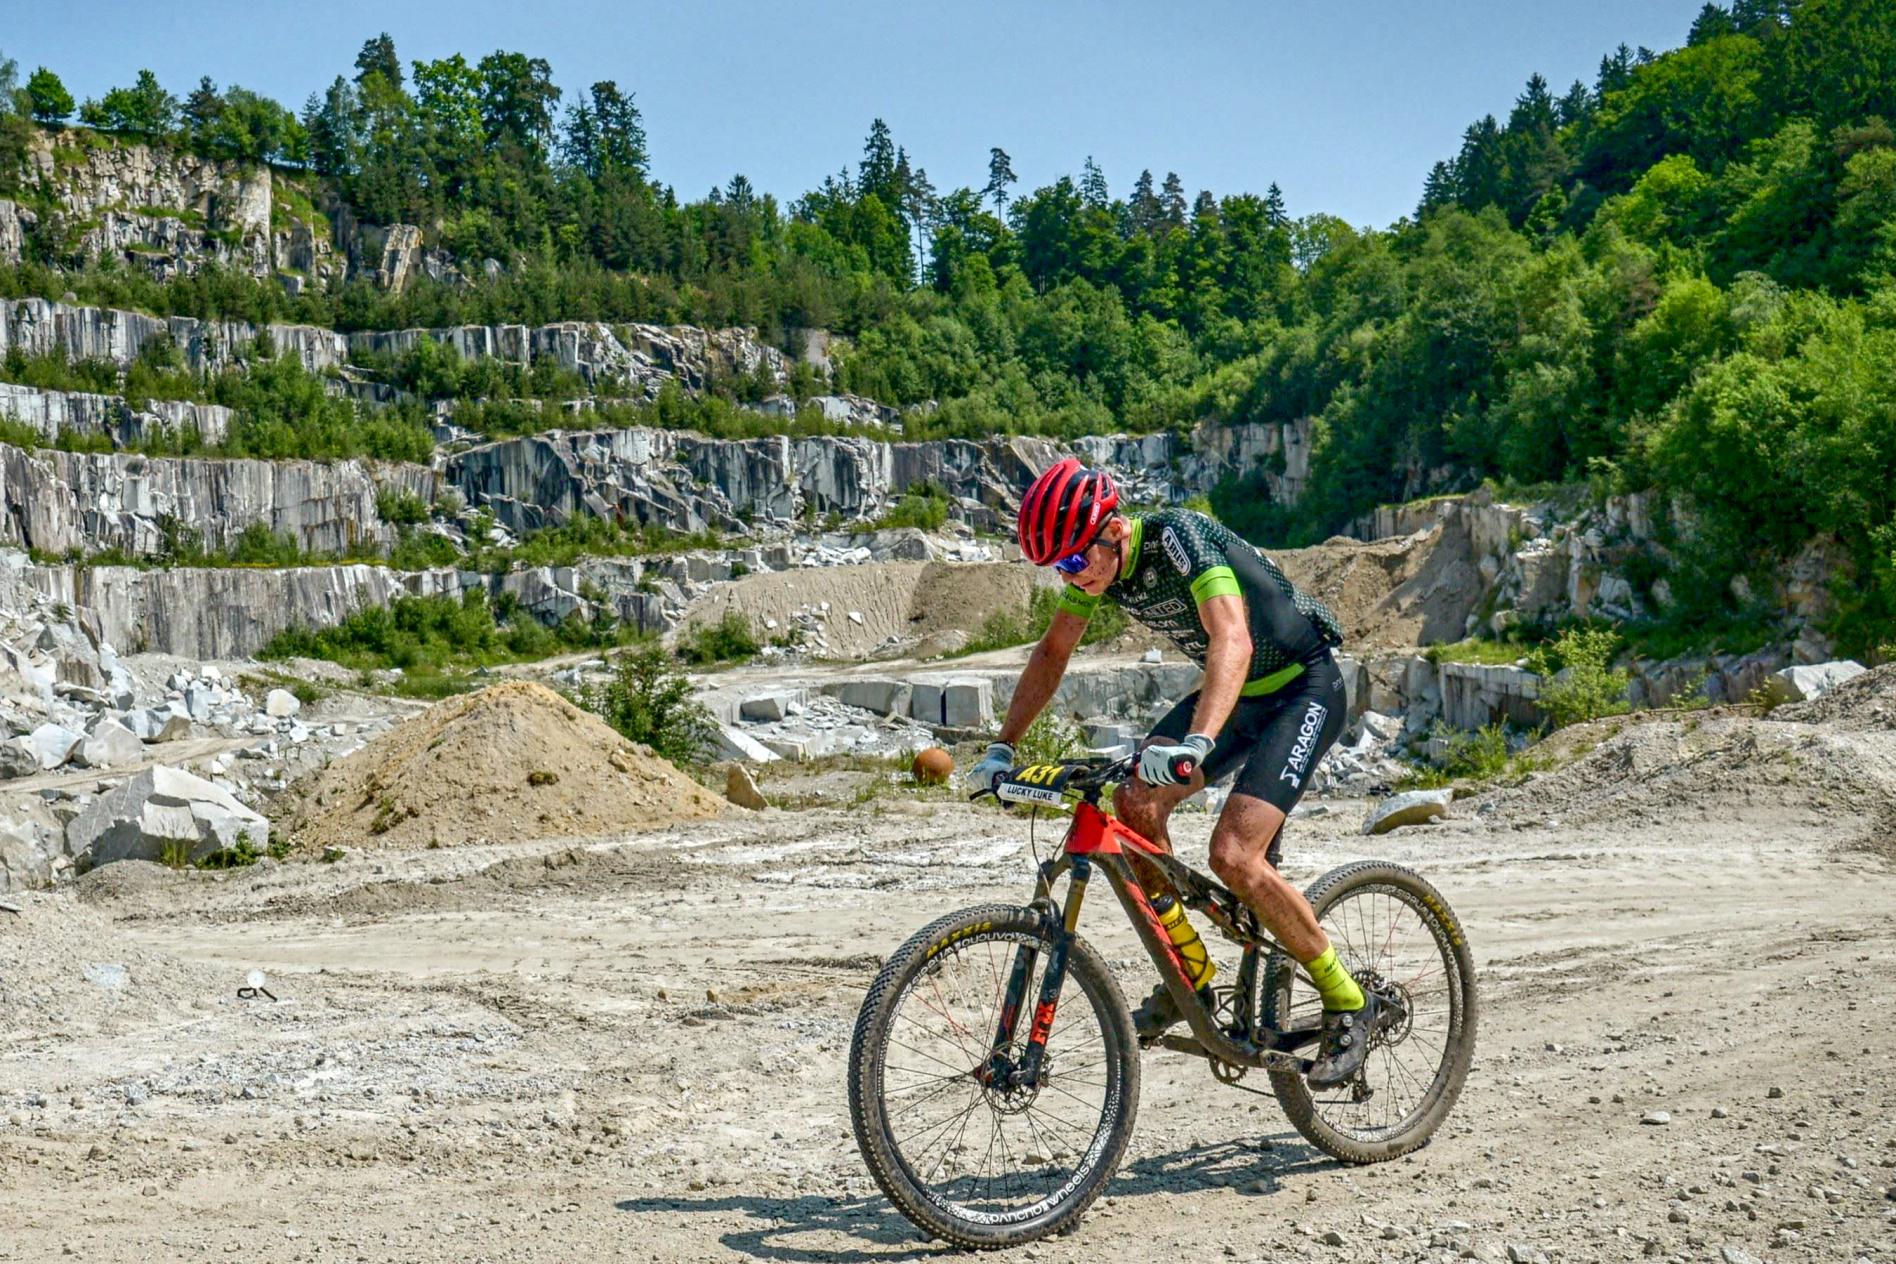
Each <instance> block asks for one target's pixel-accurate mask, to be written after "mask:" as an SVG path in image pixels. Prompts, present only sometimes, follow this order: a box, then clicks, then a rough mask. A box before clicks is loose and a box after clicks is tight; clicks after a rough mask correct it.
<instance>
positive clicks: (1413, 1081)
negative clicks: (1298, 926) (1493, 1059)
mask: <svg viewBox="0 0 1896 1264" xmlns="http://www.w3.org/2000/svg"><path fill="white" fill-rule="evenodd" d="M1304 895H1305V896H1306V897H1307V898H1308V899H1309V901H1310V905H1311V908H1313V909H1314V910H1315V911H1316V914H1317V921H1318V923H1319V924H1320V925H1321V926H1322V927H1323V930H1324V933H1325V934H1327V935H1328V936H1329V937H1330V943H1331V945H1332V946H1334V947H1335V948H1336V954H1337V958H1338V959H1339V960H1340V961H1341V962H1342V963H1343V965H1344V966H1345V967H1346V968H1347V969H1348V970H1349V971H1350V973H1351V974H1353V975H1355V976H1356V980H1357V982H1358V983H1360V984H1362V986H1363V987H1364V988H1365V989H1373V990H1375V991H1376V992H1377V993H1378V995H1379V996H1381V997H1382V998H1383V999H1384V1000H1386V1001H1389V1002H1392V1004H1391V1005H1390V1007H1389V1010H1388V1012H1389V1015H1390V1017H1389V1018H1388V1019H1387V1020H1385V1021H1384V1023H1382V1024H1381V1025H1380V1026H1379V1027H1378V1030H1377V1031H1376V1032H1375V1033H1373V1034H1372V1035H1371V1037H1370V1044H1369V1056H1368V1057H1367V1058H1366V1059H1365V1060H1364V1063H1363V1069H1362V1071H1361V1072H1360V1073H1359V1074H1358V1075H1357V1076H1356V1077H1355V1078H1354V1079H1352V1080H1349V1081H1347V1082H1345V1083H1343V1084H1340V1085H1338V1086H1336V1087H1335V1088H1327V1089H1313V1088H1312V1087H1311V1086H1310V1085H1309V1084H1308V1083H1307V1082H1306V1081H1305V1080H1304V1077H1303V1076H1301V1075H1299V1074H1298V1073H1297V1072H1295V1071H1272V1072H1271V1090H1272V1091H1273V1092H1274V1093H1276V1095H1277V1100H1278V1102H1279V1104H1281V1105H1282V1106H1283V1108H1284V1113H1285V1114H1286V1115H1288V1116H1289V1117H1290V1122H1291V1123H1292V1124H1294V1125H1295V1126H1296V1128H1297V1131H1298V1132H1301V1133H1302V1134H1303V1135H1304V1136H1305V1137H1306V1138H1307V1139H1308V1140H1309V1141H1310V1143H1311V1144H1312V1145H1314V1146H1316V1147H1317V1148H1318V1149H1319V1150H1322V1151H1323V1152H1324V1153H1325V1154H1328V1155H1329V1156H1331V1157H1332V1158H1335V1159H1341V1160H1342V1161H1344V1162H1345V1163H1380V1162H1383V1161H1384V1160H1387V1159H1394V1158H1399V1157H1401V1156H1402V1155H1405V1154H1407V1153H1409V1152H1410V1151H1411V1150H1415V1149H1418V1148H1419V1147H1421V1146H1423V1145H1426V1144H1427V1143H1428V1140H1429V1138H1430V1137H1431V1136H1433V1135H1434V1133H1435V1130H1436V1129H1437V1128H1438V1127H1440V1126H1441V1124H1442V1121H1443V1120H1444V1119H1446V1118H1447V1117H1448V1112H1449V1111H1450V1109H1452V1108H1453V1107H1454V1105H1455V1099H1456V1098H1457V1097H1459V1096H1460V1095H1461V1090H1462V1084H1463V1082H1464V1081H1465V1080H1466V1079H1467V1078H1468V1064H1469V1063H1470V1062H1471V1061H1472V1060H1473V1058H1474V1055H1475V966H1474V961H1473V959H1472V958H1471V957H1470V955H1469V952H1468V940H1467V937H1466V936H1465V935H1463V934H1462V928H1461V923H1460V922H1459V921H1457V920H1456V918H1455V915H1454V913H1452V912H1451V911H1449V907H1448V904H1447V902H1446V901H1444V900H1443V899H1442V896H1441V893H1440V892H1438V891H1437V890H1436V889H1435V888H1434V887H1432V886H1430V885H1429V884H1428V882H1427V881H1425V880H1424V879H1423V878H1422V877H1421V876H1420V875H1419V874H1416V873H1413V872H1411V871H1410V870H1408V869H1404V868H1403V867H1402V866H1400V865H1391V864H1385V863H1383V862H1380V861H1358V862H1356V863H1355V864H1349V865H1344V866H1343V867H1342V868H1340V869H1333V870H1331V871H1330V872H1329V873H1327V874H1324V875H1323V876H1322V877H1321V878H1319V879H1317V881H1316V882H1315V883H1313V884H1312V885H1311V886H1310V888H1309V889H1308V890H1306V891H1305V892H1304ZM1263 974H1264V977H1263V980H1262V983H1261V987H1260V991H1261V992H1262V993H1263V995H1262V998H1261V1000H1262V1005H1261V1006H1260V1009H1261V1012H1262V1013H1263V1015H1264V1021H1265V1022H1266V1024H1268V1025H1269V1026H1272V1027H1275V1028H1278V1029H1279V1030H1286V1031H1293V1030H1298V1029H1300V1028H1311V1027H1314V1026H1315V1025H1316V1024H1317V1023H1319V1022H1320V1021H1321V1020H1322V1017H1323V999H1322V997H1321V996H1320V995H1319V994H1318V993H1317V989H1316V986H1315V985H1314V984H1313V983H1312V982H1311V981H1310V975H1309V974H1308V972H1306V971H1305V970H1304V969H1303V968H1302V967H1301V966H1299V965H1298V964H1297V963H1296V962H1295V961H1294V960H1292V959H1291V958H1290V957H1289V956H1288V955H1287V954H1286V953H1285V952H1284V951H1283V950H1282V949H1281V948H1279V949H1274V950H1273V951H1272V952H1271V955H1270V959H1269V961H1268V962H1267V963H1266V965H1265V969H1264V972H1263Z"/></svg>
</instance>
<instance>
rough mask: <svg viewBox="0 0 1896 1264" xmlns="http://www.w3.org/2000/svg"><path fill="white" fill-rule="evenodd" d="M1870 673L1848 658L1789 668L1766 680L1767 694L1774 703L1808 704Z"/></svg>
mask: <svg viewBox="0 0 1896 1264" xmlns="http://www.w3.org/2000/svg"><path fill="white" fill-rule="evenodd" d="M1867 670H1868V669H1867V668H1865V667H1864V666H1863V664H1861V663H1859V662H1856V661H1854V660H1852V659H1847V658H1846V659H1840V660H1838V661H1837V662H1833V663H1814V664H1811V665H1810V666H1807V667H1786V668H1784V669H1783V670H1782V671H1778V672H1773V673H1772V674H1771V675H1770V676H1768V677H1766V678H1765V682H1764V689H1765V694H1766V696H1767V697H1768V698H1769V699H1770V700H1771V701H1772V702H1808V701H1809V700H1810V699H1812V698H1819V697H1822V696H1823V695H1824V694H1827V693H1829V692H1830V691H1831V690H1832V689H1835V688H1836V687H1837V686H1838V685H1841V684H1842V683H1843V682H1844V681H1846V680H1849V679H1850V678H1851V677H1853V676H1861V675H1862V674H1863V673H1864V672H1865V671H1867Z"/></svg>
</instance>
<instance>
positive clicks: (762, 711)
mask: <svg viewBox="0 0 1896 1264" xmlns="http://www.w3.org/2000/svg"><path fill="white" fill-rule="evenodd" d="M802 703H803V694H802V693H800V692H790V691H776V692H772V693H760V694H753V695H751V696H750V697H748V698H746V699H744V700H743V701H742V702H740V703H739V704H738V707H737V713H738V715H739V716H740V717H742V718H743V719H746V720H749V721H750V722H751V723H753V724H769V723H771V722H773V721H776V720H781V719H783V718H784V717H785V716H787V715H789V714H790V713H791V711H792V710H794V709H796V708H797V707H799V706H801V705H802Z"/></svg>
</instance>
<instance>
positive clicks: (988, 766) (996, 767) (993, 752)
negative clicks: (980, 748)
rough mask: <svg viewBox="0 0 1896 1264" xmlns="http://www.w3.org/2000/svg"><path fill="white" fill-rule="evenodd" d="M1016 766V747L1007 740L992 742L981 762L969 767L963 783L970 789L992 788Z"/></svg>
mask: <svg viewBox="0 0 1896 1264" xmlns="http://www.w3.org/2000/svg"><path fill="white" fill-rule="evenodd" d="M1013 766H1014V748H1013V747H1012V746H1010V745H1008V744H1007V743H1006V742H991V743H989V745H988V748H987V754H985V755H983V756H981V762H980V763H978V764H976V765H975V766H974V767H972V768H970V769H968V775H967V776H966V777H964V778H963V779H962V780H963V783H964V784H965V785H966V786H967V787H968V789H970V790H975V791H979V790H992V789H993V788H994V783H995V782H996V781H999V780H1000V779H1001V778H1002V777H1004V776H1006V775H1007V772H1008V770H1009V769H1011V768H1012V767H1013Z"/></svg>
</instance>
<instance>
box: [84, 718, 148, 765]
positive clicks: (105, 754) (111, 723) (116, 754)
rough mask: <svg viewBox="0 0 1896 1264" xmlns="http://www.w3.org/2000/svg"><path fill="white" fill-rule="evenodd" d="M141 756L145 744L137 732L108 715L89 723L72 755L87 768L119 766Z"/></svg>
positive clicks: (143, 753)
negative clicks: (77, 750)
mask: <svg viewBox="0 0 1896 1264" xmlns="http://www.w3.org/2000/svg"><path fill="white" fill-rule="evenodd" d="M144 757H145V744H144V743H143V742H141V741H139V740H138V734H136V733H134V732H132V731H131V730H130V729H128V728H126V727H125V726H124V725H123V724H120V723H119V722H118V721H117V720H115V719H113V718H112V717H111V716H109V715H108V716H102V717H100V719H99V720H98V721H97V722H96V723H94V724H93V726H92V731H91V732H90V733H88V734H87V735H86V740H85V741H83V742H81V743H80V744H79V753H78V755H77V756H76V758H77V760H78V762H79V763H81V764H84V765H85V766H86V767H87V768H123V767H124V766H125V765H127V764H135V763H137V762H138V761H139V760H141V759H143V758H144Z"/></svg>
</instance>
